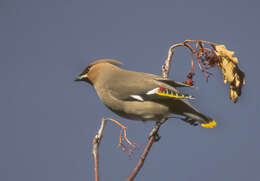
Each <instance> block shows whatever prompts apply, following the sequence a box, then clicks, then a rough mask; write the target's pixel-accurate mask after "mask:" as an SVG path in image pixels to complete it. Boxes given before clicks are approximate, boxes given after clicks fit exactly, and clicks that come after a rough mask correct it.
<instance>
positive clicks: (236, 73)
mask: <svg viewBox="0 0 260 181" xmlns="http://www.w3.org/2000/svg"><path fill="white" fill-rule="evenodd" d="M194 43H195V47H193V46H192V45H193V44H194ZM178 46H186V47H187V48H189V50H190V52H191V70H190V72H189V73H188V74H187V78H188V80H187V81H185V83H186V84H188V85H194V82H193V80H192V79H193V77H194V75H195V73H194V58H193V57H195V58H196V61H197V64H198V66H199V68H200V70H201V71H202V73H203V75H204V76H205V77H206V79H207V80H208V78H209V76H210V75H212V73H210V72H209V71H208V70H209V69H210V68H213V67H216V66H217V67H219V68H220V69H221V71H222V74H223V80H224V83H225V84H226V83H227V82H229V83H230V86H229V97H230V99H231V100H232V101H233V102H236V101H237V99H238V97H239V96H240V95H241V89H242V87H243V85H245V74H244V72H242V71H241V70H240V69H239V67H238V65H237V64H238V59H237V57H235V56H234V54H235V53H234V52H233V51H230V50H228V49H227V48H226V47H225V45H221V44H215V43H212V42H208V41H202V40H186V41H184V42H183V44H178ZM206 46H207V47H206ZM172 51H173V50H172Z"/></svg>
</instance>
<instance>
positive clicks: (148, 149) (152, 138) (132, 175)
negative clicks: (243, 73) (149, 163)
mask: <svg viewBox="0 0 260 181" xmlns="http://www.w3.org/2000/svg"><path fill="white" fill-rule="evenodd" d="M154 141H155V136H151V137H150V139H149V141H148V144H147V145H146V148H145V149H144V152H143V154H142V155H141V158H140V160H139V161H138V163H137V165H136V167H135V168H134V170H133V171H132V173H131V174H130V176H129V177H128V179H127V181H132V180H134V178H135V177H136V175H137V174H138V172H139V171H140V169H141V168H142V166H143V164H144V161H145V159H146V157H147V155H148V153H149V151H150V149H151V147H152V145H153V143H154Z"/></svg>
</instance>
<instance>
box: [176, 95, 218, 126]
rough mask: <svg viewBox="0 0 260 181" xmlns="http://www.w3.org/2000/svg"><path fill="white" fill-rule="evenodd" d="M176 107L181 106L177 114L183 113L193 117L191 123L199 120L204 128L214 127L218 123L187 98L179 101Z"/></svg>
mask: <svg viewBox="0 0 260 181" xmlns="http://www.w3.org/2000/svg"><path fill="white" fill-rule="evenodd" d="M176 107H178V108H180V109H179V110H178V109H177V114H181V115H184V116H186V117H188V118H191V123H192V122H194V120H195V121H197V122H199V123H200V125H201V126H202V127H204V128H214V127H215V126H216V125H217V124H216V122H215V121H214V120H213V119H212V118H210V117H208V116H206V115H204V114H202V113H201V112H199V111H198V110H197V109H196V108H195V107H193V106H192V105H191V104H190V103H189V102H188V101H187V100H181V101H180V102H178V105H177V106H176ZM176 107H175V111H176ZM175 111H173V112H175ZM178 111H179V112H178ZM187 122H189V121H187Z"/></svg>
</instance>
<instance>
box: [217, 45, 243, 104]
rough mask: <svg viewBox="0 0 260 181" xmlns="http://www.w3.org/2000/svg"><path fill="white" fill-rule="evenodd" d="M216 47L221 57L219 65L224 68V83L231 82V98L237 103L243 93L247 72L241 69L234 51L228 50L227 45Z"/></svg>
mask: <svg viewBox="0 0 260 181" xmlns="http://www.w3.org/2000/svg"><path fill="white" fill-rule="evenodd" d="M214 47H215V52H216V55H217V56H219V57H220V61H219V63H218V66H219V67H220V68H221V70H222V74H223V80H224V83H225V84H226V83H227V82H229V83H230V86H229V98H230V99H231V100H232V101H233V102H234V103H236V102H237V100H238V97H239V96H240V95H241V89H242V86H243V85H245V74H244V72H242V71H241V70H240V69H239V67H238V65H237V63H238V59H237V57H235V56H234V55H235V53H234V52H233V51H230V50H228V49H227V48H226V46H225V45H215V46H214Z"/></svg>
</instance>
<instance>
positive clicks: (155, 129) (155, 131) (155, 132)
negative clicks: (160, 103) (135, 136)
mask: <svg viewBox="0 0 260 181" xmlns="http://www.w3.org/2000/svg"><path fill="white" fill-rule="evenodd" d="M164 122H165V120H162V121H158V122H156V124H155V126H154V127H153V129H152V131H151V132H150V133H149V139H150V138H151V137H152V136H153V137H154V141H159V140H160V138H161V136H160V135H159V134H158V131H159V129H160V127H161V125H162V124H163V123H164Z"/></svg>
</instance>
